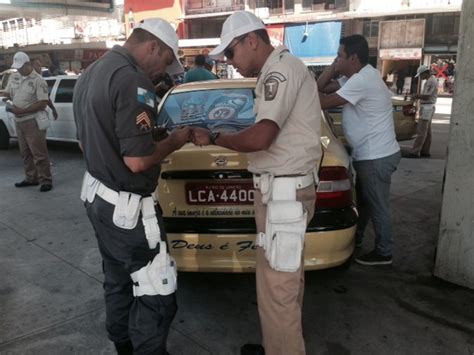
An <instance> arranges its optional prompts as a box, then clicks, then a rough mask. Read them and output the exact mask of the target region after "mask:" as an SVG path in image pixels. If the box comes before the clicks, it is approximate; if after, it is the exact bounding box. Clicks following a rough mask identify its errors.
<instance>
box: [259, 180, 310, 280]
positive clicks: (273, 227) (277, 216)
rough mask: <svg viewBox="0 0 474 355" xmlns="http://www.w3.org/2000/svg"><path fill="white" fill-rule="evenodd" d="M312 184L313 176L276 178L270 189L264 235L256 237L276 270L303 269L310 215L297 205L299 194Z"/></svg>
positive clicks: (293, 270)
mask: <svg viewBox="0 0 474 355" xmlns="http://www.w3.org/2000/svg"><path fill="white" fill-rule="evenodd" d="M311 183H314V178H313V176H312V174H311V175H306V176H302V177H277V178H274V179H273V181H272V184H271V185H270V188H269V192H268V194H269V196H270V197H269V201H268V202H267V216H266V223H265V233H259V234H258V235H257V245H258V246H261V247H263V248H264V250H265V257H266V259H267V260H268V263H269V265H270V267H271V268H272V269H274V270H277V271H284V272H295V271H297V270H298V269H299V268H300V265H301V256H302V252H303V248H304V236H305V232H306V221H307V216H308V213H307V211H306V210H305V208H304V206H303V204H302V203H301V202H299V201H296V190H297V189H300V188H304V187H307V186H309V185H310V184H311ZM262 194H263V193H262Z"/></svg>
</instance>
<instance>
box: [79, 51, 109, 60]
mask: <svg viewBox="0 0 474 355" xmlns="http://www.w3.org/2000/svg"><path fill="white" fill-rule="evenodd" d="M106 52H107V49H84V54H83V57H82V60H84V61H89V62H93V61H94V60H97V59H99V58H100V57H102V56H103V55H104V54H105V53H106Z"/></svg>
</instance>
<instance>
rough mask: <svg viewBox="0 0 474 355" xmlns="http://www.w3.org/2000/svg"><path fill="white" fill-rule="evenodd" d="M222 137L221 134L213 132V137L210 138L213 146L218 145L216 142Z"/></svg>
mask: <svg viewBox="0 0 474 355" xmlns="http://www.w3.org/2000/svg"><path fill="white" fill-rule="evenodd" d="M220 135H221V132H211V135H210V136H209V142H210V143H211V144H213V145H216V140H217V138H219V136H220Z"/></svg>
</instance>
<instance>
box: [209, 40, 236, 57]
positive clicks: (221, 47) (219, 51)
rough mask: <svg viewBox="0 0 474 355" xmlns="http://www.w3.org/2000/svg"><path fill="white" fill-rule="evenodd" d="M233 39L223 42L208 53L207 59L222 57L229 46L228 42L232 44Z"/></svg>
mask: <svg viewBox="0 0 474 355" xmlns="http://www.w3.org/2000/svg"><path fill="white" fill-rule="evenodd" d="M233 40H234V38H231V39H230V40H227V41H224V42H222V43H221V44H219V45H218V46H217V47H216V48H214V49H213V50H212V51H210V52H209V57H211V58H213V59H219V58H220V57H222V56H223V55H224V51H225V49H226V48H227V47H228V46H229V44H230V42H232V41H233Z"/></svg>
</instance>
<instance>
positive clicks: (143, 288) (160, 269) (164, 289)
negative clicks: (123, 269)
mask: <svg viewBox="0 0 474 355" xmlns="http://www.w3.org/2000/svg"><path fill="white" fill-rule="evenodd" d="M130 276H131V277H132V280H133V282H134V284H135V285H134V286H133V294H134V296H135V297H141V296H144V295H147V296H155V295H161V296H167V295H169V294H172V293H173V292H175V291H176V289H177V288H178V274H177V272H176V262H175V261H174V259H173V258H172V257H171V256H170V255H169V254H168V253H167V252H166V244H165V242H160V252H159V253H158V254H157V255H156V256H155V258H154V259H153V261H150V262H149V263H148V264H147V265H146V266H144V267H142V268H141V269H140V270H138V271H135V272H134V273H133V274H131V275H130Z"/></svg>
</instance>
